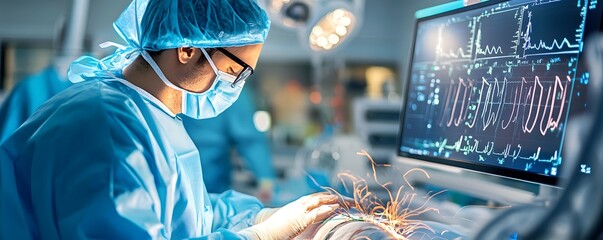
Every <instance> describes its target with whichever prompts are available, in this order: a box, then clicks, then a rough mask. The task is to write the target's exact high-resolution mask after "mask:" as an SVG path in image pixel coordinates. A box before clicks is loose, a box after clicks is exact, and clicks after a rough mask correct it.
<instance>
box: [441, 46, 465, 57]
mask: <svg viewBox="0 0 603 240" xmlns="http://www.w3.org/2000/svg"><path fill="white" fill-rule="evenodd" d="M440 55H441V56H443V57H447V58H470V57H471V54H470V53H469V54H467V53H465V50H464V49H463V48H458V49H457V50H456V51H454V50H452V49H450V50H449V51H448V53H441V54H440Z"/></svg>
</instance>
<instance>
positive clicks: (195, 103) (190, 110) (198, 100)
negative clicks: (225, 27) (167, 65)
mask: <svg viewBox="0 0 603 240" xmlns="http://www.w3.org/2000/svg"><path fill="white" fill-rule="evenodd" d="M201 51H202V52H203V55H205V58H207V61H208V62H209V64H210V66H211V68H212V69H213V70H214V73H215V74H216V78H215V79H214V81H213V83H212V85H211V87H210V88H209V89H208V90H207V91H205V92H203V93H194V92H191V91H188V90H186V89H183V88H180V87H178V86H176V85H174V84H173V83H172V82H170V81H169V80H168V79H167V78H166V77H165V75H164V74H163V72H162V71H161V69H160V68H159V66H157V63H155V61H154V60H153V58H152V57H151V56H150V55H149V53H147V52H146V51H142V57H143V58H144V59H145V60H146V61H147V62H148V63H149V64H150V65H151V68H153V70H154V71H155V73H157V76H159V78H160V79H161V81H163V83H164V84H165V85H167V86H168V87H171V88H173V89H175V90H178V91H180V92H182V114H184V115H186V116H188V117H191V118H194V119H206V118H212V117H215V116H218V114H220V113H222V112H224V110H226V109H227V108H228V107H230V106H231V105H232V104H233V103H234V102H235V101H236V100H237V99H238V98H239V95H240V94H241V90H243V85H245V81H240V82H238V83H237V84H236V85H233V83H234V81H235V79H236V77H235V76H232V75H230V74H228V73H225V72H222V71H219V70H218V68H216V65H215V64H214V62H213V61H212V60H211V58H210V56H209V54H208V53H207V52H206V51H205V49H201Z"/></svg>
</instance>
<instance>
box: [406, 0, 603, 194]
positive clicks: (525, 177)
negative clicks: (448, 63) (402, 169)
mask: <svg viewBox="0 0 603 240" xmlns="http://www.w3.org/2000/svg"><path fill="white" fill-rule="evenodd" d="M509 1H512V0H489V1H486V2H481V3H477V4H474V5H470V6H465V7H461V8H457V9H453V10H449V11H445V12H441V13H437V14H434V15H431V16H425V17H420V18H415V24H414V29H413V40H412V46H411V48H410V58H409V61H408V68H407V75H406V78H405V80H406V81H405V82H404V83H403V86H404V90H403V93H404V94H403V96H402V107H401V111H400V125H399V130H398V139H397V141H398V142H397V150H396V151H397V153H398V154H397V155H398V156H400V157H406V158H412V159H415V160H421V161H427V162H430V163H437V164H442V165H447V166H452V167H457V168H462V169H467V170H470V171H474V172H481V173H484V174H488V175H495V176H499V177H504V178H510V179H515V180H520V181H525V182H531V183H536V184H544V185H549V186H553V187H559V182H560V181H559V180H560V179H559V178H560V177H561V175H558V176H555V177H554V176H548V175H544V174H538V173H533V172H526V171H519V170H515V169H510V168H502V167H496V166H492V165H486V164H479V163H475V162H469V161H461V160H455V159H445V158H439V157H433V156H426V155H419V154H412V153H409V152H403V151H402V150H401V149H400V147H401V146H402V135H403V133H404V120H405V111H406V108H407V107H406V103H407V100H408V99H407V98H408V94H409V86H410V84H411V78H412V66H413V59H414V57H415V56H414V55H415V47H416V43H417V41H416V40H417V31H418V26H419V24H420V23H421V22H423V21H428V20H431V19H435V18H440V17H444V16H448V15H453V14H457V13H462V12H468V11H472V10H475V9H479V8H484V7H488V6H493V5H497V4H500V3H505V2H509ZM600 22H603V18H602V19H600ZM601 29H603V24H600V25H599V31H601Z"/></svg>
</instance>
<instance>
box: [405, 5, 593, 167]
mask: <svg viewBox="0 0 603 240" xmlns="http://www.w3.org/2000/svg"><path fill="white" fill-rule="evenodd" d="M576 3H577V4H576ZM591 9H598V6H597V1H596V0H576V1H566V0H557V1H542V0H534V1H529V0H514V1H513V0H512V1H509V2H505V3H501V4H498V5H493V6H492V7H491V8H489V9H476V10H472V11H469V12H465V13H462V14H456V15H450V16H449V17H448V18H445V19H444V18H443V19H434V20H428V21H430V22H429V23H428V24H427V23H425V24H423V25H419V29H418V35H417V40H416V41H417V43H420V46H419V48H415V55H414V57H413V65H412V69H411V71H412V74H411V76H412V77H411V80H410V81H411V83H410V86H409V94H408V98H407V103H406V104H407V108H406V109H407V110H406V112H405V114H404V118H405V119H404V120H403V121H404V131H403V133H404V136H402V141H401V143H402V145H401V150H402V151H407V152H410V153H414V154H420V155H431V156H436V157H441V158H447V159H448V158H452V159H462V160H469V161H474V162H483V163H486V164H491V165H498V166H503V167H507V168H513V169H517V170H522V171H530V172H536V173H540V174H546V175H552V176H555V175H557V171H558V167H559V166H560V164H561V162H562V150H563V146H562V143H563V140H564V137H565V129H566V127H567V123H568V119H569V116H570V114H571V113H572V112H575V111H578V112H579V111H583V109H585V108H586V105H585V98H584V93H585V92H587V91H586V89H587V85H588V78H589V74H588V72H585V71H584V70H583V68H581V64H580V61H579V60H580V59H581V54H582V46H583V39H584V34H585V27H586V26H587V17H588V15H589V14H591V13H590V12H591V11H590V10H591ZM560 19H562V21H560ZM597 23H598V22H597ZM597 29H598V28H597ZM417 49H419V50H417Z"/></svg>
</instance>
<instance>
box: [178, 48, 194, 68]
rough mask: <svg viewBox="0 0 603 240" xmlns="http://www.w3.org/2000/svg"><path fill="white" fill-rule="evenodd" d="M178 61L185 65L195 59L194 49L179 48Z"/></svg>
mask: <svg viewBox="0 0 603 240" xmlns="http://www.w3.org/2000/svg"><path fill="white" fill-rule="evenodd" d="M177 51H178V61H179V62H180V63H182V64H187V63H189V62H191V61H192V60H193V58H194V57H195V55H194V52H195V48H192V47H179V48H178V50H177Z"/></svg>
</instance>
